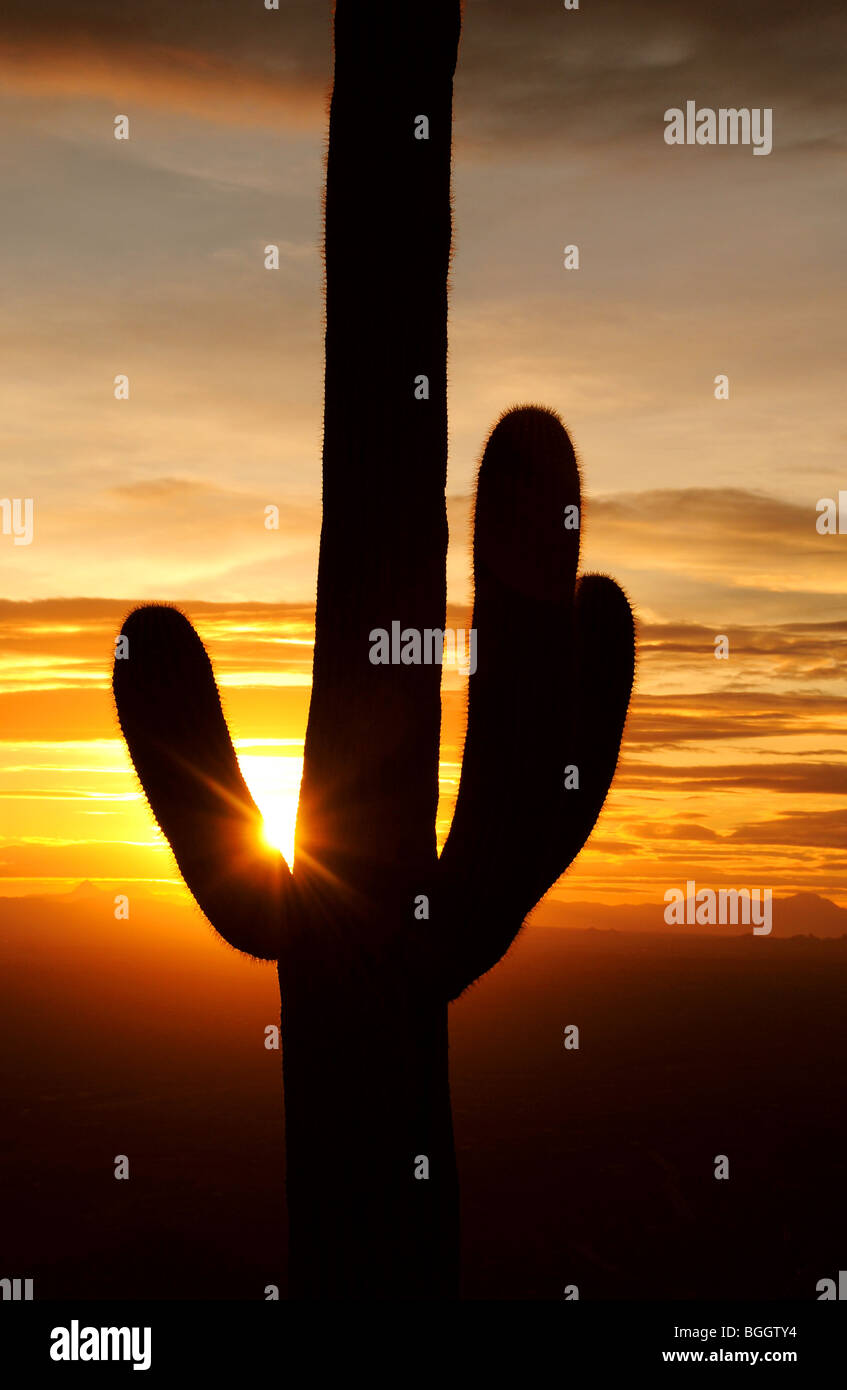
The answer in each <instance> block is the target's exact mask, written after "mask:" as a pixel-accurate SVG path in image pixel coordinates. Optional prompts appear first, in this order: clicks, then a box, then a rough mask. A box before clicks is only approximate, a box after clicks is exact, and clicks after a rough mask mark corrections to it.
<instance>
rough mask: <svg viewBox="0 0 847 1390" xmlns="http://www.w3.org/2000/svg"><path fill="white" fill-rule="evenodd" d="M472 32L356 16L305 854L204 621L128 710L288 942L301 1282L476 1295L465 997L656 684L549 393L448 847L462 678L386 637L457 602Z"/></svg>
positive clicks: (252, 928) (366, 0)
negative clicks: (466, 44)
mask: <svg viewBox="0 0 847 1390" xmlns="http://www.w3.org/2000/svg"><path fill="white" fill-rule="evenodd" d="M459 30H460V4H459V0H430V3H429V4H428V5H427V6H426V7H424V8H423V9H421V8H420V7H416V6H406V5H398V4H397V3H396V0H338V3H337V6H336V12H335V80H334V87H333V94H332V100H331V107H330V127H329V153H328V161H327V182H326V213H325V259H326V396H325V419H324V446H323V522H322V530H321V542H320V559H319V570H318V591H317V613H316V637H315V651H314V669H313V686H312V695H311V705H310V710H309V719H308V727H307V733H306V742H305V750H304V770H303V779H302V785H301V791H300V802H299V808H298V816H297V827H296V856H295V857H296V870H295V871H294V872H292V871H291V870H290V868H289V866H288V865H287V864H286V863H285V861H284V859H283V858H282V856H281V855H279V853H277V852H276V851H270V850H269V849H268V848H267V846H266V845H265V844H264V842H263V840H262V837H261V833H260V832H261V825H262V820H261V815H260V812H259V810H258V809H257V807H256V805H255V803H254V801H253V799H252V797H251V795H250V793H249V791H248V789H247V786H246V785H245V783H244V780H243V778H242V776H241V774H240V771H239V768H238V763H237V760H236V756H235V752H234V749H233V746H232V742H231V740H230V736H229V732H228V730H227V727H226V723H225V721H224V717H223V714H222V710H221V704H220V699H219V696H218V692H217V688H216V685H215V681H214V677H213V675H212V669H211V665H210V663H209V660H208V657H207V655H206V652H205V650H204V648H203V645H202V643H201V641H200V639H199V637H198V636H197V634H196V633H195V631H194V629H193V628H192V627H191V625H190V624H189V622H188V621H187V619H186V618H185V617H183V615H182V614H181V613H180V612H179V611H178V610H177V609H175V608H171V607H165V606H158V605H156V606H147V607H143V608H139V609H137V610H135V611H134V612H133V613H131V614H130V616H129V617H128V618H127V620H126V622H125V624H124V627H123V632H124V635H125V636H126V638H127V651H128V656H127V659H125V660H118V661H116V662H115V670H114V692H115V698H116V703H117V709H118V714H119V718H120V723H121V728H122V730H123V734H124V736H125V738H126V742H127V744H128V747H129V750H130V753H131V756H132V760H133V763H134V765H135V768H136V771H137V773H138V776H139V778H140V780H141V782H142V785H143V787H144V789H145V791H146V794H147V797H148V800H149V802H150V806H151V809H152V811H153V814H154V815H155V817H156V819H157V821H158V823H159V826H160V827H161V829H162V831H163V833H164V834H165V835H166V836H167V838H168V840H169V841H170V844H171V847H172V849H173V852H174V855H175V857H176V860H177V863H178V865H179V868H180V870H181V872H182V875H183V877H184V879H185V882H186V884H187V885H188V887H189V889H190V890H191V892H192V893H193V895H194V897H195V899H196V900H197V902H198V904H199V906H200V907H201V909H202V910H203V912H204V913H205V914H206V916H207V917H208V919H209V921H210V922H211V923H212V924H213V925H214V927H215V928H216V929H217V931H218V932H219V933H220V935H221V936H223V937H224V938H225V940H226V941H228V942H229V943H230V944H231V945H232V946H234V947H237V948H238V949H239V950H241V951H245V952H248V953H249V954H251V955H253V956H256V957H259V958H262V959H267V960H275V961H277V962H278V972H279V981H280V992H281V999H282V1044H283V1077H284V1089H285V1113H286V1185H287V1195H288V1207H289V1217H290V1242H289V1245H290V1248H289V1280H290V1292H289V1296H290V1297H294V1298H444V1297H452V1296H454V1295H455V1294H456V1293H457V1291H458V1248H459V1240H458V1184H457V1176H456V1163H455V1156H454V1146H453V1134H452V1119H451V1112H450V1096H449V1085H448V1057H447V1007H448V1003H449V1002H450V1001H451V1000H454V999H455V998H456V997H457V996H458V995H459V994H460V993H461V992H462V991H463V990H464V989H465V988H466V987H467V986H468V985H469V984H470V983H471V982H472V981H474V980H475V979H477V978H478V977H479V976H480V975H481V974H483V973H484V972H485V971H486V970H488V969H489V968H490V967H491V966H492V965H493V964H494V963H495V962H496V961H497V960H499V959H500V957H501V956H502V955H503V953H504V952H505V951H506V950H507V948H508V946H509V944H510V943H511V941H512V940H513V938H514V937H515V935H516V934H517V932H518V931H519V930H520V927H521V924H522V923H523V921H524V919H525V917H526V915H527V913H528V912H529V911H530V910H531V909H532V907H533V906H534V905H535V904H536V903H537V902H538V901H539V899H540V898H541V897H542V896H543V894H544V893H545V892H546V891H547V889H548V888H549V887H550V886H551V885H552V884H553V883H554V882H555V881H556V879H557V878H559V876H560V875H561V874H562V873H563V872H564V870H565V869H566V868H567V866H568V865H569V864H570V863H571V861H572V860H573V858H574V857H575V856H576V854H578V852H579V850H580V849H581V847H582V845H583V844H584V843H585V841H586V839H587V838H588V835H589V834H590V832H591V829H592V827H593V825H594V822H595V820H596V818H597V815H598V813H599V811H600V808H601V806H602V804H603V801H604V799H605V796H606V793H607V791H608V788H609V785H610V783H611V780H612V777H613V774H614V770H615V766H616V762H617V757H618V751H619V748H620V740H621V736H622V731H623V726H624V721H625V718H626V711H627V706H628V701H629V696H630V690H631V686H632V678H633V667H634V633H633V622H632V617H631V614H630V610H629V607H628V604H627V601H626V599H625V597H624V596H623V594H622V592H621V590H620V589H619V588H618V587H617V585H616V584H615V583H614V582H613V581H612V580H611V579H608V578H606V577H604V576H600V575H592V576H587V577H584V578H582V579H581V580H580V581H579V582H577V578H576V571H577V562H578V550H579V532H578V530H571V529H567V528H566V527H565V525H564V509H565V508H566V507H567V506H569V505H571V504H576V505H579V500H580V498H579V475H578V471H577V465H576V461H575V458H574V453H573V449H572V447H571V443H570V440H569V438H568V435H567V433H566V431H565V429H564V428H563V426H562V424H561V422H560V421H559V419H558V417H557V416H556V415H555V414H554V413H552V412H551V411H548V410H544V409H540V408H537V407H534V406H524V407H520V408H518V409H515V410H512V411H510V412H508V413H507V414H505V415H504V416H503V417H502V418H501V419H500V421H499V422H498V423H497V425H496V426H495V428H494V430H493V431H492V433H491V436H490V438H489V440H488V443H487V445H486V448H485V451H484V455H483V459H482V463H481V467H480V472H479V480H478V486H477V494H476V504H475V520H474V528H475V529H474V548H473V553H474V580H475V597H474V614H473V626H474V628H475V629H476V633H477V644H478V647H477V650H478V664H477V668H476V671H475V672H474V674H472V675H471V677H470V680H469V701H468V722H467V732H466V741H465V750H464V761H463V765H462V774H461V782H460V787H459V792H458V797H457V802H456V807H455V812H454V816H453V821H452V826H451V829H450V833H449V837H448V839H447V842H446V844H445V846H444V849H443V851H442V853H441V855H440V857H439V856H438V853H437V848H436V836H435V816H436V806H437V800H438V754H439V730H440V674H441V672H440V667H439V665H437V664H433V665H424V664H420V665H414V664H410V665H404V664H396V665H373V664H371V661H370V659H369V654H370V647H371V642H370V633H371V631H372V630H373V629H377V628H384V629H386V630H389V631H390V629H391V624H392V622H393V621H395V620H397V621H399V622H400V623H401V626H402V627H403V628H411V629H416V630H418V631H419V632H423V631H425V630H426V629H433V630H434V629H443V628H444V625H445V622H446V550H447V520H446V505H445V486H446V464H447V404H446V396H447V275H448V268H449V259H450V241H451V204H450V160H451V121H452V82H453V73H454V69H455V63H456V55H457V48H458V41H459ZM421 116H426V118H427V121H428V131H427V130H426V126H425V123H423V122H421V121H420V119H419V118H420V117H421ZM424 136H426V138H423V137H424ZM421 376H425V377H427V379H428V384H429V392H428V396H427V395H426V393H425V392H424V391H423V390H421V389H420V386H418V389H416V382H419V378H420V377H421ZM568 765H573V766H575V767H577V768H578V780H579V785H578V787H572V788H571V789H566V788H565V776H564V770H565V768H566V767H567V766H568ZM572 780H573V779H572ZM422 895H423V896H425V897H426V899H427V900H428V904H429V915H428V917H426V918H424V919H423V920H418V919H419V917H421V915H422V914H421V912H420V911H418V912H417V914H416V909H415V904H416V902H419V901H420V898H421V896H422ZM427 1169H428V1176H425V1173H426V1171H427ZM259 1296H260V1295H259Z"/></svg>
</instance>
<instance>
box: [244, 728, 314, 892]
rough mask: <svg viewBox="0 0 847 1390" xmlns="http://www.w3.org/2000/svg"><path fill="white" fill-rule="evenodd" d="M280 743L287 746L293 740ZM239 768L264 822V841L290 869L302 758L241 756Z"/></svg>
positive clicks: (260, 754)
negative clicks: (278, 851)
mask: <svg viewBox="0 0 847 1390" xmlns="http://www.w3.org/2000/svg"><path fill="white" fill-rule="evenodd" d="M279 742H280V744H285V743H289V742H290V740H285V739H281V740H280V741H279ZM248 745H249V740H243V741H242V742H241V745H240V746H241V747H246V746H248ZM261 746H262V747H263V748H267V747H268V741H263V743H262V745H261ZM298 746H300V745H299V744H298ZM238 765H239V767H240V768H241V771H242V773H243V774H244V780H245V782H246V783H247V785H248V787H249V788H250V791H251V793H252V795H253V797H254V799H255V802H256V805H257V806H258V807H259V810H260V811H261V813H262V816H263V818H264V837H265V840H266V841H267V843H268V844H269V845H273V846H274V847H275V848H276V849H279V850H281V851H282V853H283V854H284V856H285V859H286V862H287V864H288V866H289V868H290V867H291V866H292V865H293V863H294V826H295V823H296V820H297V801H298V798H299V795H300V778H301V777H302V775H303V759H302V757H292V756H285V755H284V754H278V755H274V754H270V755H269V754H266V753H239V754H238Z"/></svg>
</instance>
